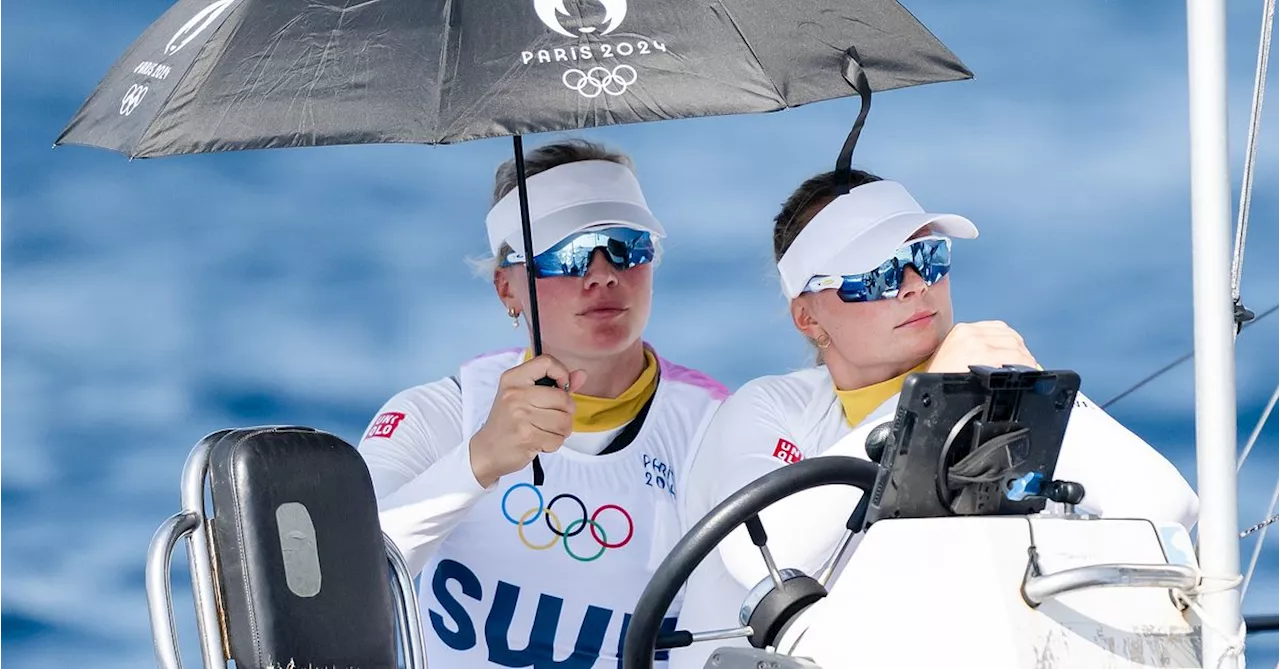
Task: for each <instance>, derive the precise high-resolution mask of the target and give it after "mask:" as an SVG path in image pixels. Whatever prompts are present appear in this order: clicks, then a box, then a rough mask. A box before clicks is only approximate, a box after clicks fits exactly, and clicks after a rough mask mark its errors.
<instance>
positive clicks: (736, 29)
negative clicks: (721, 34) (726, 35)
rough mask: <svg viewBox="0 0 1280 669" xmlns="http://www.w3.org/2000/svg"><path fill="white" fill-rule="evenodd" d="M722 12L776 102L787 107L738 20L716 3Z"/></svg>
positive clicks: (785, 99) (785, 100)
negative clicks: (756, 66) (745, 47)
mask: <svg viewBox="0 0 1280 669" xmlns="http://www.w3.org/2000/svg"><path fill="white" fill-rule="evenodd" d="M716 4H718V5H719V6H720V8H721V9H723V10H724V16H725V18H727V19H729V25H731V26H733V31H734V32H736V33H738V37H740V38H742V43H743V44H745V45H747V52H748V53H750V54H751V58H752V60H754V61H756V65H758V66H759V67H760V73H761V74H763V75H764V78H765V81H768V82H769V86H771V87H772V88H773V92H774V93H776V94H777V96H778V101H779V102H781V103H782V106H783V107H786V106H788V105H787V98H786V97H785V96H783V95H782V91H780V90H778V84H777V82H775V81H774V80H773V77H771V76H769V71H768V70H766V69H765V67H764V61H762V60H760V55H759V54H757V53H756V48H755V47H753V46H751V41H750V40H748V39H747V35H746V34H745V33H743V32H742V28H740V27H738V20H737V19H735V18H733V12H731V11H729V7H728V6H727V5H725V4H724V3H723V2H719V3H716Z"/></svg>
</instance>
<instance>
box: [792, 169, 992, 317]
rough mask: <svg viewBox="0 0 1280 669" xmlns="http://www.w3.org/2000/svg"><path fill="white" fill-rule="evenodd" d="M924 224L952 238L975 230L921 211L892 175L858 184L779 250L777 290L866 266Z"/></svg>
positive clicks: (959, 219)
mask: <svg viewBox="0 0 1280 669" xmlns="http://www.w3.org/2000/svg"><path fill="white" fill-rule="evenodd" d="M925 226H928V227H929V228H930V229H932V230H933V231H934V232H936V233H938V234H940V235H944V236H947V237H953V238H956V239H972V238H974V237H977V236H978V228H977V226H975V225H974V224H973V222H972V221H970V220H969V219H967V218H965V217H963V216H958V215H956V214H931V213H928V212H926V211H925V210H924V209H922V208H921V207H920V204H919V203H917V202H916V200H915V198H913V197H911V194H910V193H908V192H907V189H906V188H904V187H903V186H902V184H899V183H897V182H896V181H873V182H871V183H869V184H863V185H861V186H858V187H857V188H854V189H853V190H851V191H849V192H848V193H846V194H844V195H841V196H840V197H837V198H836V199H834V200H832V201H831V203H830V204H828V205H827V206H826V207H823V209H822V211H820V212H818V214H817V215H816V216H814V217H813V219H812V220H810V221H809V223H808V225H806V226H804V229H803V230H801V231H800V234H799V235H797V236H796V239H795V241H793V242H792V243H791V246H790V247H789V248H788V249H787V252H786V253H784V254H783V255H782V259H781V260H779V261H778V273H779V274H781V276H782V290H783V292H784V293H785V294H786V296H787V297H788V298H795V297H798V296H799V295H800V293H801V292H802V291H803V290H804V287H805V285H806V284H808V283H809V279H812V278H813V277H815V276H842V275H847V274H861V273H863V272H869V271H871V270H873V269H875V268H877V267H879V266H880V265H881V264H882V263H884V262H885V261H886V260H888V259H889V258H890V257H891V256H892V255H893V252H894V251H897V250H898V248H899V247H900V246H902V245H903V244H904V243H905V242H906V241H907V240H908V239H909V238H910V237H911V236H912V235H914V234H915V232H916V231H917V230H919V229H920V228H923V227H925Z"/></svg>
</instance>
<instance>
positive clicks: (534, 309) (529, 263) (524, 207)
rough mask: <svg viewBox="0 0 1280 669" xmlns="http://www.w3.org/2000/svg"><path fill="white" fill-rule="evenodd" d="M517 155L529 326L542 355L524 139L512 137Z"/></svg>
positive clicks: (534, 345)
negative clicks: (527, 285)
mask: <svg viewBox="0 0 1280 669" xmlns="http://www.w3.org/2000/svg"><path fill="white" fill-rule="evenodd" d="M511 144H512V148H513V149H514V150H515V154H516V190H517V191H518V195H519V197H520V231H521V237H523V239H524V269H525V275H526V276H527V277H528V279H529V281H528V283H529V314H528V316H529V326H530V328H531V329H532V331H533V355H534V357H537V356H539V355H542V328H541V324H540V323H539V321H538V284H537V278H538V277H537V275H536V274H535V272H534V267H533V230H532V226H531V225H530V223H529V190H528V188H527V187H526V184H525V173H524V138H523V137H521V136H520V135H513V136H512V137H511Z"/></svg>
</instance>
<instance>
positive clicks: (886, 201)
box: [671, 170, 1198, 669]
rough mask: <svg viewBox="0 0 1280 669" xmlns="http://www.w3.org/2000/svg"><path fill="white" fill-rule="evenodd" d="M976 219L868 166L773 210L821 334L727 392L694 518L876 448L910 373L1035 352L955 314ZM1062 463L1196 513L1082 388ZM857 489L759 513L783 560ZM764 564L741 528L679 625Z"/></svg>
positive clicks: (704, 650)
mask: <svg viewBox="0 0 1280 669" xmlns="http://www.w3.org/2000/svg"><path fill="white" fill-rule="evenodd" d="M850 174H851V176H850ZM842 186H843V187H842ZM846 191H847V192H846ZM977 234H978V230H977V228H976V227H975V226H974V224H973V223H972V222H970V221H969V220H968V219H966V218H963V217H961V216H957V215H953V214H931V213H927V212H925V211H924V210H923V209H922V208H921V207H920V205H919V204H917V203H916V201H915V200H914V199H913V198H912V197H911V195H910V194H909V193H908V192H907V190H906V189H905V188H903V186H902V185H901V184H898V183H895V182H892V181H887V180H882V179H880V178H879V177H876V176H874V175H872V174H869V173H866V172H861V171H857V170H851V171H850V172H849V173H846V174H845V175H843V176H841V175H840V174H839V173H838V172H828V173H825V174H821V175H818V176H815V177H813V178H811V179H809V180H808V181H806V182H805V183H804V184H803V185H801V186H800V187H799V188H798V189H797V190H796V191H795V192H794V193H793V194H792V195H791V196H790V197H789V198H788V199H787V201H786V203H785V204H784V205H783V207H782V211H781V212H780V213H779V214H778V215H777V217H776V218H775V227H774V234H773V247H774V248H773V251H774V258H775V260H776V261H777V267H778V270H779V273H780V275H781V280H782V286H783V290H784V292H785V294H786V296H787V297H788V299H789V300H790V310H791V316H792V320H793V323H794V325H795V327H796V329H797V330H799V331H800V332H801V333H803V334H804V336H805V337H806V338H807V339H809V340H810V341H811V342H813V344H814V345H815V346H816V347H817V350H818V364H817V365H815V366H813V367H811V368H808V369H803V370H800V371H797V372H793V373H790V374H785V375H777V376H766V377H762V378H758V379H755V380H753V381H750V382H748V383H746V384H745V385H744V386H743V387H742V388H741V389H740V390H738V391H737V392H736V393H735V394H734V395H733V396H732V397H731V398H729V399H728V400H726V402H725V403H724V404H723V405H722V407H721V408H720V410H719V411H718V413H717V415H716V417H715V419H714V420H713V421H712V423H711V426H710V427H709V428H708V430H707V432H706V436H705V438H704V440H703V442H702V444H701V446H700V447H699V449H698V451H697V452H696V455H695V457H694V459H693V460H692V461H691V463H690V466H689V472H687V474H686V477H685V487H686V488H687V493H688V494H686V495H685V496H684V499H683V500H682V514H683V518H684V520H685V522H686V523H687V524H689V525H691V524H693V523H696V522H697V521H698V520H700V519H701V518H702V517H703V516H704V515H705V514H706V513H707V512H708V511H710V510H711V509H712V508H714V507H715V506H716V505H717V504H719V503H720V502H722V501H723V500H724V499H725V498H727V497H728V496H729V495H731V494H732V493H734V492H735V491H737V490H739V489H740V488H742V487H743V486H745V485H746V484H748V483H750V482H751V481H753V480H755V479H757V478H759V477H761V476H763V475H765V474H767V473H769V472H771V471H773V470H775V469H778V468H780V467H784V466H786V465H787V464H789V463H792V462H796V461H798V460H802V459H805V458H812V457H821V456H826V455H844V456H854V457H859V458H864V459H865V458H867V451H866V446H865V444H866V441H867V437H868V435H869V434H870V432H871V430H872V428H874V427H875V426H877V425H880V424H882V423H885V422H888V421H892V420H893V418H894V415H895V411H896V408H897V398H898V394H899V392H900V391H901V388H902V385H903V382H904V380H905V379H906V377H907V375H908V374H911V373H912V372H967V371H968V370H969V366H970V365H989V366H994V367H999V366H1001V365H1004V364H1018V365H1026V366H1037V363H1036V360H1035V358H1034V357H1033V356H1032V355H1031V353H1030V351H1029V350H1028V349H1027V346H1026V344H1025V342H1024V341H1023V339H1022V337H1021V336H1020V335H1019V334H1018V333H1017V332H1016V331H1014V330H1013V329H1011V328H1010V327H1009V326H1008V325H1006V324H1004V323H1002V322H995V321H992V322H979V323H960V324H953V317H952V306H951V294H950V280H951V276H950V269H951V262H950V253H951V243H952V239H965V238H973V237H976V236H977ZM1055 476H1056V477H1058V478H1062V479H1066V480H1070V481H1075V482H1079V483H1081V484H1082V485H1083V486H1084V489H1085V497H1084V500H1083V502H1082V503H1081V504H1080V505H1079V507H1078V508H1079V509H1080V510H1082V511H1085V512H1090V513H1096V514H1099V515H1104V516H1112V517H1129V518H1146V519H1150V520H1152V521H1155V522H1157V523H1159V522H1172V523H1181V524H1182V525H1184V526H1186V527H1187V528H1190V527H1191V525H1192V524H1194V522H1195V518H1196V513H1197V510H1198V502H1197V498H1196V496H1195V493H1194V492H1193V491H1192V489H1191V487H1190V486H1189V485H1188V484H1187V482H1186V481H1185V480H1184V479H1183V478H1182V476H1181V475H1180V474H1179V473H1178V470H1177V469H1176V468H1175V467H1174V466H1173V465H1172V464H1171V463H1170V462H1168V461H1167V460H1166V459H1165V458H1164V457H1163V456H1161V455H1160V454H1159V453H1158V452H1156V451H1155V450H1154V449H1153V448H1151V446H1149V445H1148V444H1147V443H1145V442H1144V441H1143V440H1142V439H1140V438H1139V437H1137V436H1136V435H1134V434H1133V433H1132V432H1130V431H1129V430H1127V429H1125V428H1124V427H1123V426H1122V425H1120V424H1119V423H1118V422H1117V421H1115V420H1114V419H1113V418H1111V417H1110V416H1109V415H1107V414H1106V413H1105V412H1104V411H1103V410H1102V409H1100V408H1098V407H1097V406H1096V405H1094V404H1093V403H1092V402H1090V401H1089V400H1088V399H1087V398H1085V397H1084V396H1083V395H1082V394H1081V395H1078V396H1077V402H1076V405H1075V407H1074V410H1073V411H1072V413H1071V416H1070V420H1069V422H1068V426H1067V430H1066V434H1065V436H1064V439H1063V444H1062V451H1061V454H1060V457H1059V460H1058V464H1057V468H1056V471H1055ZM1138 481H1140V483H1138ZM860 496H861V491H859V490H857V489H856V488H852V487H846V486H828V487H824V488H818V489H815V490H810V491H806V492H804V493H800V494H797V495H794V496H792V497H789V498H787V499H784V500H782V501H781V502H779V503H777V504H775V505H773V506H772V507H770V508H769V509H768V510H767V511H765V512H764V513H762V514H760V516H761V521H762V522H763V525H764V527H766V528H767V530H768V532H769V546H770V547H771V548H772V551H773V555H774V557H775V559H776V562H777V564H778V565H779V566H785V567H792V568H798V569H801V570H803V571H805V572H806V573H808V574H810V575H815V576H816V575H817V574H818V573H819V572H820V571H821V570H822V569H823V568H824V567H826V566H827V565H825V564H824V563H825V561H826V560H827V559H828V558H830V557H831V555H832V554H833V553H834V552H835V549H836V547H837V545H838V543H839V542H840V540H841V537H842V535H843V534H844V531H845V522H846V519H847V517H848V516H847V514H848V512H849V511H851V510H853V509H854V507H855V506H856V504H857V502H858V500H859V498H860ZM1050 506H1051V507H1052V505H1050ZM839 509H843V510H844V511H840V512H837V513H832V511H833V510H839ZM860 536H861V535H857V537H858V538H860ZM856 540H857V538H855V541H856ZM768 577H769V572H768V571H767V570H766V567H765V564H764V563H763V561H762V560H761V557H760V551H759V549H757V548H756V547H755V546H754V545H752V543H751V542H750V540H749V539H748V537H747V534H746V533H745V532H743V531H742V529H741V528H739V530H737V531H735V534H734V535H733V536H730V537H729V538H728V539H726V540H725V541H724V542H723V543H722V544H721V545H720V547H719V548H718V550H717V551H716V553H715V555H713V556H711V557H708V558H707V559H706V560H704V561H703V563H702V564H701V565H700V566H699V567H698V568H697V570H696V571H695V572H694V573H693V576H692V577H691V578H690V579H689V583H688V587H687V591H686V594H685V606H684V609H683V611H682V614H681V619H680V627H681V628H682V629H686V630H692V631H702V630H715V629H730V628H736V627H738V626H739V625H740V624H741V623H740V622H738V620H737V616H738V607H739V606H740V605H741V604H742V602H743V600H744V599H745V598H746V596H747V593H748V591H749V590H750V589H751V588H752V587H753V586H755V585H756V584H757V583H760V582H761V580H762V579H766V578H768ZM740 643H745V642H740ZM716 645H717V644H695V645H694V646H692V647H690V648H688V649H681V650H679V651H673V655H672V662H671V664H672V666H673V667H680V668H681V669H685V668H689V669H693V668H697V667H701V666H702V664H703V662H704V661H705V660H706V657H707V655H708V654H709V653H710V652H711V651H712V650H714V648H715V647H716Z"/></svg>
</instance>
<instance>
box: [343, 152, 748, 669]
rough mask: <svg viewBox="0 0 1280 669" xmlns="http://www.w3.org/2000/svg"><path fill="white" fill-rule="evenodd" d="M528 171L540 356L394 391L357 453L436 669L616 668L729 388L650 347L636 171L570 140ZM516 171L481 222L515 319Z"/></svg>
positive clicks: (517, 356)
mask: <svg viewBox="0 0 1280 669" xmlns="http://www.w3.org/2000/svg"><path fill="white" fill-rule="evenodd" d="M525 165H526V173H527V175H528V177H527V184H528V186H527V189H528V211H529V218H530V221H531V230H532V242H533V252H534V257H533V259H532V262H533V263H534V265H535V270H536V273H537V275H538V277H539V278H538V279H537V282H538V285H537V295H538V298H537V299H538V303H537V306H538V307H539V309H540V312H541V319H540V320H541V323H542V325H543V327H542V342H543V348H544V354H543V355H540V356H536V357H533V356H531V355H530V353H529V349H514V350H508V351H500V352H496V353H488V354H484V355H481V356H480V357H477V358H475V359H472V360H470V361H468V362H466V363H463V364H462V366H461V368H460V370H459V373H458V374H457V375H455V376H451V377H448V378H444V379H440V380H437V381H434V382H431V383H427V384H424V385H420V386H416V387H413V388H409V389H407V390H404V391H402V392H400V393H398V394H396V395H395V396H394V397H392V398H391V399H390V400H389V401H388V402H387V403H386V404H385V405H384V406H383V407H382V409H381V411H380V412H379V413H378V415H377V417H376V418H374V419H373V421H372V422H371V424H370V425H369V428H368V430H367V432H366V434H365V436H364V438H363V439H362V441H361V442H360V451H361V453H362V454H363V456H364V458H365V461H366V462H367V463H368V466H369V470H370V473H371V476H372V478H373V483H374V488H375V490H376V493H377V496H378V499H379V509H380V513H381V523H382V527H383V531H384V532H386V533H387V535H388V536H389V537H390V538H391V539H392V540H393V541H394V542H395V544H396V546H397V547H398V548H399V549H400V551H401V552H402V553H403V554H404V556H405V558H406V561H407V563H408V565H409V568H410V571H411V572H412V573H414V574H415V575H416V574H417V573H419V572H421V573H422V575H423V578H422V579H421V581H420V583H419V590H420V592H421V602H422V604H421V605H422V609H423V610H422V614H423V617H424V623H426V624H425V625H424V628H425V632H426V637H427V657H428V661H429V662H431V663H432V664H433V665H437V664H438V665H440V666H449V667H480V666H492V664H494V663H496V664H499V665H502V666H508V667H524V666H549V665H551V664H553V663H554V664H559V663H567V664H566V665H565V666H575V667H595V666H610V667H612V666H614V665H615V664H616V662H617V660H616V657H617V655H618V653H619V651H620V648H621V640H622V638H623V636H624V634H625V628H626V625H627V623H628V619H629V613H630V611H631V608H632V606H633V605H634V603H635V601H636V599H637V597H638V596H639V593H640V592H641V590H642V589H643V587H644V586H645V584H646V583H647V582H648V579H649V575H650V574H651V573H652V570H653V568H655V567H656V566H657V564H658V563H659V562H660V561H661V559H662V558H663V557H664V556H665V555H666V553H667V551H668V549H669V548H670V546H671V545H672V544H674V542H675V541H676V540H677V539H679V537H680V528H679V520H678V511H677V503H678V499H679V497H680V495H682V494H683V493H684V492H685V491H684V490H683V486H682V484H683V481H682V480H681V474H682V473H683V472H681V471H678V470H679V468H680V466H681V464H682V463H683V462H684V461H685V458H686V454H687V452H688V450H689V448H690V445H691V444H695V443H697V437H698V435H699V434H700V432H701V430H703V429H704V428H705V426H706V424H707V423H708V422H709V419H710V416H711V414H712V413H713V412H714V410H715V408H716V407H717V406H718V405H719V403H720V401H721V400H722V399H723V398H724V397H725V396H727V394H728V392H727V390H726V389H725V388H724V387H723V386H722V385H720V384H719V383H717V382H716V381H714V380H712V379H710V378H708V377H707V376H705V375H703V374H701V373H699V372H696V371H693V370H690V369H686V368H684V367H680V366H678V365H675V364H673V363H671V362H669V361H667V360H665V359H663V358H661V357H659V356H658V355H657V353H656V352H655V351H654V350H653V349H652V348H650V347H649V346H647V345H646V344H645V343H644V342H643V340H642V334H643V330H644V327H645V324H646V322H647V320H648V317H649V311H650V304H651V297H652V287H653V278H652V276H653V275H652V273H653V270H654V268H655V267H656V266H657V262H656V261H657V260H658V258H659V255H660V247H659V243H658V239H659V238H660V237H662V236H663V235H664V231H663V228H662V225H661V224H660V223H659V222H658V220H657V219H656V218H655V217H654V216H653V215H652V213H651V212H650V211H649V208H648V206H647V204H646V202H645V199H644V196H643V194H642V192H641V190H640V186H639V183H638V182H637V180H636V178H635V175H634V173H633V171H632V169H631V166H630V160H629V159H628V158H627V157H626V156H624V155H621V154H618V153H614V152H611V151H608V150H606V149H604V148H602V147H600V146H597V145H595V144H591V143H588V142H583V141H573V142H564V143H559V144H552V145H548V146H544V147H541V148H539V149H537V150H535V151H533V152H531V154H530V155H529V156H528V157H527V158H526V160H525ZM516 178H517V177H516V168H515V166H514V165H513V163H512V162H510V161H509V162H507V163H506V164H504V165H502V166H501V167H500V168H499V169H498V171H497V176H496V183H495V189H494V204H493V207H492V209H491V210H490V212H489V215H488V217H487V220H486V227H487V229H488V237H489V245H490V251H491V252H492V253H493V258H492V261H493V262H492V263H491V264H490V265H489V268H490V269H491V276H492V280H493V285H494V289H495V291H496V293H497V296H498V299H499V300H500V302H501V303H502V306H503V308H504V309H505V310H506V312H507V314H508V315H509V316H510V317H511V318H512V321H513V325H516V326H518V325H519V323H520V317H521V315H522V314H525V313H526V312H527V311H528V310H529V308H530V306H531V305H530V304H529V303H528V295H529V290H528V288H529V287H528V285H527V282H526V280H525V275H526V274H525V272H526V269H527V268H525V267H523V264H524V263H525V262H527V259H526V258H524V256H523V254H522V253H520V252H518V251H516V250H515V249H521V248H522V243H521V242H522V240H521V225H520V223H521V212H520V205H519V202H518V198H517V193H516V191H515V185H516ZM544 377H548V378H550V379H551V380H552V381H553V382H554V383H555V386H549V385H540V384H539V383H538V381H539V380H540V379H543V378H544ZM674 613H675V611H673V612H672V615H674ZM670 624H672V625H674V619H673V620H672V621H671V623H670ZM565 658H568V659H567V660H566V659H565ZM660 659H661V658H660Z"/></svg>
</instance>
